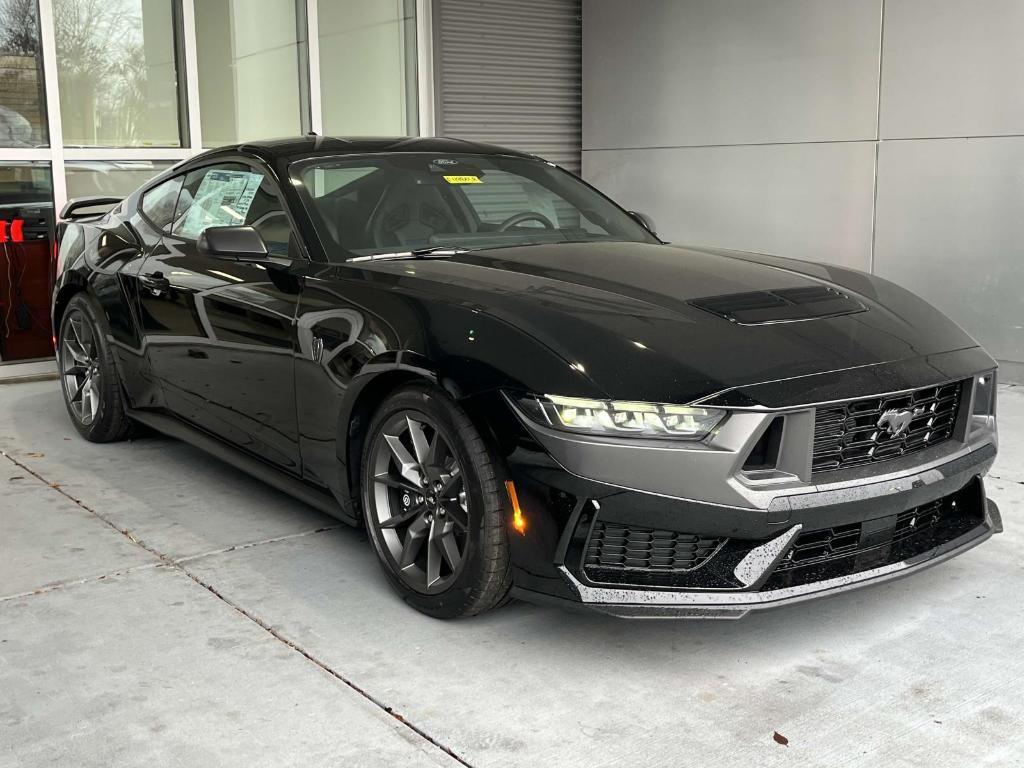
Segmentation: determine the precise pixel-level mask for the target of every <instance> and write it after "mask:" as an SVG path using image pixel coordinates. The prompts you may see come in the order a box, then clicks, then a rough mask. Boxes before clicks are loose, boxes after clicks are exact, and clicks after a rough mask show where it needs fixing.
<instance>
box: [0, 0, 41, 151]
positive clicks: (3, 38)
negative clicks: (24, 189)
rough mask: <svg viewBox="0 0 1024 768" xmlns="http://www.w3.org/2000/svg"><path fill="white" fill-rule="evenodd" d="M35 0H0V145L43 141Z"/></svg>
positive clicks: (35, 143) (21, 145)
mask: <svg viewBox="0 0 1024 768" xmlns="http://www.w3.org/2000/svg"><path fill="white" fill-rule="evenodd" d="M45 104H46V95H45V93H44V90H43V57H42V55H41V54H40V52H39V14H38V11H37V9H36V0H0V147H38V146H43V145H45V144H47V143H48V142H47V130H46V109H45Z"/></svg>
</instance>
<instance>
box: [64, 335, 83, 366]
mask: <svg viewBox="0 0 1024 768" xmlns="http://www.w3.org/2000/svg"><path fill="white" fill-rule="evenodd" d="M72 327H74V326H73V325H72ZM64 348H65V349H66V350H67V351H68V353H70V355H71V357H72V358H73V359H74V361H75V362H76V363H81V364H82V365H86V366H87V365H88V364H89V355H88V354H87V353H86V351H85V349H84V348H83V347H82V344H81V342H79V341H78V340H77V339H64Z"/></svg>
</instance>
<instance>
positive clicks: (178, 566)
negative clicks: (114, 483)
mask: <svg viewBox="0 0 1024 768" xmlns="http://www.w3.org/2000/svg"><path fill="white" fill-rule="evenodd" d="M0 455H2V456H4V457H5V458H6V459H7V460H8V461H10V462H11V463H13V464H14V465H15V466H17V467H18V468H19V469H22V470H24V471H25V472H27V473H28V474H30V475H32V476H33V477H34V478H36V479H37V480H38V481H39V482H41V483H43V484H44V485H47V486H49V487H50V488H51V489H53V490H55V491H56V492H57V493H59V494H61V495H62V496H64V497H65V498H67V499H68V500H70V501H72V502H74V503H75V504H76V505H78V506H79V507H81V508H82V509H83V510H85V511H86V512H88V513H89V514H90V515H92V516H93V517H95V518H96V519H97V520H99V521H101V522H102V523H104V524H105V525H108V526H110V527H111V528H113V529H114V530H115V531H117V532H118V533H120V534H121V535H122V536H124V537H125V538H127V539H128V540H129V541H131V542H132V543H133V544H135V545H136V546H138V547H141V548H142V549H144V550H146V551H147V552H149V553H150V554H151V555H153V556H154V557H156V558H157V559H158V560H160V563H159V565H162V566H166V567H168V568H172V569H174V570H176V571H179V572H180V573H182V574H183V575H185V576H187V577H188V578H189V579H191V580H192V581H193V582H195V583H196V584H197V585H199V586H200V587H202V588H203V589H205V590H206V591H207V592H209V593H210V594H211V595H213V596H214V597H216V598H217V599H218V600H220V601H221V602H222V603H224V604H225V605H227V606H229V607H230V608H231V609H232V610H234V611H236V612H237V613H239V614H240V615H242V616H244V617H245V618H246V619H248V620H249V621H251V622H252V623H254V624H256V626H258V627H259V628H260V629H262V630H263V631H264V632H266V633H267V634H269V635H270V636H272V637H273V638H274V639H275V640H277V641H278V642H280V643H283V644H284V645H286V646H288V647H289V648H291V649H292V650H293V651H295V652H296V653H298V654H300V655H302V656H303V657H304V658H305V659H306V660H307V661H309V662H310V663H312V664H314V665H316V666H317V667H319V668H320V669H321V670H323V671H324V672H326V673H327V674H328V675H330V676H331V677H333V678H335V679H336V680H338V681H339V682H341V683H344V684H345V685H346V686H348V687H349V688H350V689H352V690H353V691H355V692H356V693H358V694H359V695H360V696H362V697H363V698H364V699H366V700H367V701H368V702H370V703H371V704H373V705H374V706H375V707H377V708H379V709H381V710H383V711H384V712H386V713H387V714H389V715H391V717H393V718H394V719H395V720H397V721H398V722H399V723H401V724H402V725H403V726H405V727H406V728H408V729H409V730H411V731H412V732H413V733H415V734H416V735H417V736H419V737H420V738H422V739H424V740H425V741H427V742H429V743H430V744H432V745H433V746H435V747H437V748H438V749H439V750H441V751H442V752H444V753H445V754H447V755H448V756H449V757H451V758H452V759H453V760H455V761H456V762H457V763H459V764H460V765H463V766H466V768H473V766H472V765H471V764H470V763H468V762H467V761H466V760H465V759H463V758H462V757H460V756H459V755H458V754H456V752H455V751H454V750H453V749H452V748H451V747H449V746H447V745H445V744H442V743H441V742H440V741H438V740H437V739H435V738H434V737H433V736H431V735H430V734H429V733H427V732H426V731H424V730H423V729H422V728H420V727H419V726H417V725H416V724H415V723H412V722H410V721H409V720H407V719H406V718H405V717H403V716H402V715H401V714H399V713H398V712H395V711H394V709H392V708H391V707H389V706H387V705H386V704H385V703H384V702H382V701H380V700H379V699H377V698H376V697H375V696H373V695H372V694H370V693H369V692H368V691H366V690H364V689H363V688H361V687H360V686H358V685H356V684H355V683H354V682H352V681H351V680H349V679H348V678H347V677H345V676H344V675H342V674H341V673H340V672H338V671H337V670H335V669H334V668H333V667H331V666H330V665H329V664H328V663H327V662H325V661H323V660H321V659H319V658H317V657H316V656H314V655H313V654H312V653H310V652H309V651H307V650H305V649H304V648H302V647H301V646H299V645H298V644H297V643H295V642H293V641H292V640H290V639H288V638H287V637H285V636H284V635H283V634H281V632H279V631H278V630H276V629H274V628H273V627H271V626H270V625H269V624H267V623H266V622H265V621H263V620H262V619H261V618H259V617H258V616H256V615H254V614H252V613H250V612H249V611H247V610H246V609H245V608H243V607H242V606H241V605H239V604H238V603H236V602H234V601H233V600H231V599H230V598H228V597H225V596H224V595H222V594H221V593H220V592H218V591H217V589H216V588H215V587H214V586H213V585H212V584H209V583H207V582H206V581H204V580H203V579H202V578H201V577H200V576H199V575H198V574H196V573H194V572H192V571H190V570H189V569H188V568H187V567H185V566H186V563H187V562H189V561H191V560H194V559H196V558H199V557H206V556H208V555H213V554H219V553H220V552H230V551H232V550H234V549H246V548H248V547H251V546H256V545H257V544H260V543H270V542H272V541H275V539H267V540H266V541H265V542H253V543H252V544H247V545H246V544H243V545H238V546H237V547H228V548H226V549H224V550H218V551H217V552H208V553H206V554H203V555H195V556H192V557H185V558H179V559H177V560H175V559H174V558H171V557H169V556H168V555H166V554H164V553H163V552H160V551H159V550H157V549H155V548H154V547H152V546H150V545H149V544H146V543H145V542H144V541H142V540H141V539H139V538H138V537H136V536H134V535H133V534H132V532H131V531H129V530H128V529H126V528H119V527H118V526H117V525H116V524H115V523H114V522H113V521H111V520H110V519H109V518H107V517H106V516H105V515H102V514H100V513H99V512H97V511H96V510H95V509H93V508H92V507H90V506H89V505H88V504H86V503H84V502H83V501H82V500H81V499H78V498H75V497H74V496H72V495H71V494H70V493H68V492H67V491H66V490H64V489H63V488H61V487H60V485H59V484H57V483H51V482H50V481H49V480H47V479H46V478H45V477H43V476H42V475H41V474H39V473H38V472H36V471H35V470H34V469H32V468H31V467H29V466H27V465H25V464H24V463H22V462H21V461H19V460H18V459H16V458H14V457H13V456H11V455H10V454H9V453H7V452H6V451H0ZM335 527H337V526H326V527H325V528H320V529H318V530H317V531H307V532H305V533H303V534H292V535H291V536H282V537H279V538H278V539H276V540H283V539H288V538H296V537H298V536H303V535H310V534H312V533H318V532H319V531H326V530H333V529H334V528H335ZM129 570H134V569H126V570H125V571H123V572H127V571H129ZM110 575H113V574H108V575H107V576H110ZM97 578H106V576H101V577H97ZM93 580H94V579H83V580H81V582H82V583H84V582H86V581H93ZM74 583H80V582H74ZM68 584H69V583H66V584H64V585H54V586H53V587H52V588H51V589H56V588H58V587H59V586H67V585H68ZM43 591H50V590H49V589H47V590H43ZM28 594H30V595H31V594H35V593H34V592H33V593H28ZM22 596H24V595H22Z"/></svg>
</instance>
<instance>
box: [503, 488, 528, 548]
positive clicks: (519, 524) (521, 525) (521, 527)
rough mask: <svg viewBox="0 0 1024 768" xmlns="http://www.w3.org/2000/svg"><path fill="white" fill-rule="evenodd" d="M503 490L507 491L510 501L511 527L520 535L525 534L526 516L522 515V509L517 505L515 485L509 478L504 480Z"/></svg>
mask: <svg viewBox="0 0 1024 768" xmlns="http://www.w3.org/2000/svg"><path fill="white" fill-rule="evenodd" d="M505 490H506V491H508V500H509V501H511V502H512V528H513V529H514V530H515V532H516V533H518V534H519V535H520V536H525V535H526V518H525V517H523V510H522V508H521V507H520V506H519V494H517V493H516V486H515V484H514V483H513V482H512V481H511V480H506V481H505Z"/></svg>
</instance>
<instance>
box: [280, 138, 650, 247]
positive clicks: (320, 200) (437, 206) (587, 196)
mask: <svg viewBox="0 0 1024 768" xmlns="http://www.w3.org/2000/svg"><path fill="white" fill-rule="evenodd" d="M293 173H294V174H295V180H296V182H297V183H296V185H295V186H296V188H297V189H298V190H299V194H300V195H301V196H302V197H303V198H304V201H305V203H306V206H307V209H308V210H309V211H310V213H311V214H312V218H313V222H314V225H315V226H316V227H317V229H318V230H319V234H320V237H321V240H322V241H323V242H325V243H330V242H334V243H336V244H337V245H338V246H340V249H341V254H340V255H341V257H342V258H351V257H352V256H369V255H373V254H378V253H389V252H398V251H407V250H410V249H414V248H431V247H435V246H437V247H453V248H471V249H482V248H499V247H502V246H508V245H528V244H531V243H559V242H563V243H564V242H593V241H601V240H606V241H609V240H626V241H634V242H645V243H651V242H655V240H654V238H653V237H652V236H651V234H650V233H649V232H648V231H647V230H646V229H644V228H643V227H641V226H640V225H639V224H638V223H637V222H636V221H635V220H634V219H633V218H632V217H631V216H629V215H628V214H627V213H626V212H625V211H623V210H621V209H620V208H618V207H617V206H615V205H614V204H613V203H611V202H610V201H608V200H607V199H606V198H605V197H603V196H601V195H600V194H599V193H597V192H595V191H594V190H592V189H591V188H590V187H588V186H587V185H585V184H583V183H582V182H581V181H579V179H577V178H576V177H575V176H573V175H571V174H569V173H566V172H565V171H562V170H560V169H558V168H555V167H553V166H550V165H548V164H547V163H544V162H541V161H539V160H528V159H523V158H515V157H506V156H501V155H444V156H442V155H432V154H428V153H419V152H416V153H412V152H410V153H404V154H393V155H380V156H379V157H375V158H373V159H372V160H368V159H367V158H365V157H364V158H360V159H353V160H344V159H328V160H319V159H317V160H309V161H305V162H302V163H298V164H297V165H296V166H293Z"/></svg>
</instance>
